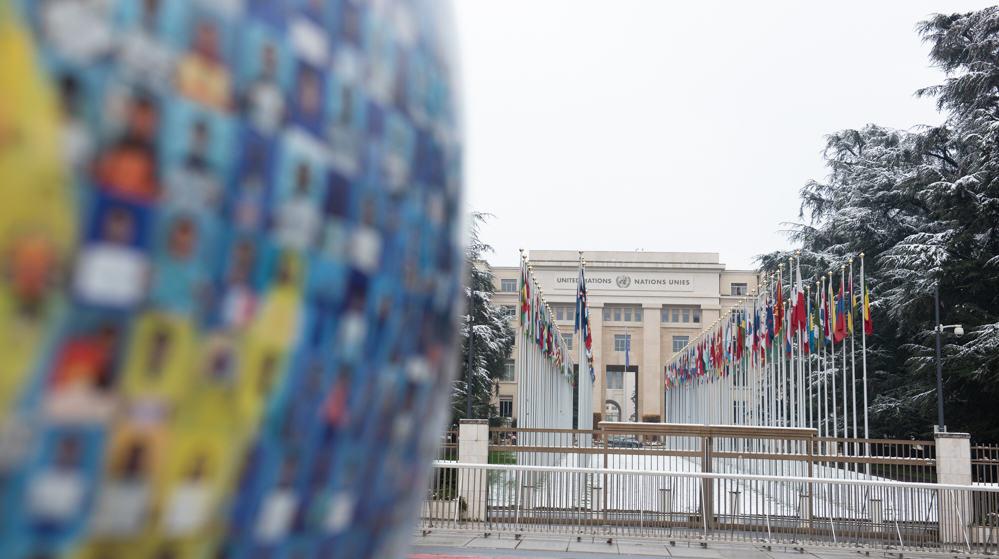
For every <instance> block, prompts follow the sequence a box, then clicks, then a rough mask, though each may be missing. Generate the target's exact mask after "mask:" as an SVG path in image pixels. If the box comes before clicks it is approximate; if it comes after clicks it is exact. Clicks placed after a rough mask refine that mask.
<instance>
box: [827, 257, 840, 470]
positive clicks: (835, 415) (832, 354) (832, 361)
mask: <svg viewBox="0 0 999 559" xmlns="http://www.w3.org/2000/svg"><path fill="white" fill-rule="evenodd" d="M828 294H829V295H832V271H831V270H830V271H829V284H828ZM826 299H827V300H826V308H827V310H826V319H827V320H828V321H829V348H830V349H829V369H830V372H831V373H832V375H831V376H832V421H833V438H834V439H836V438H839V411H838V410H837V408H838V407H839V406H837V405H836V343H835V341H834V340H833V337H834V336H835V334H834V333H833V329H834V328H835V326H836V322H835V320H836V319H835V318H834V317H835V315H834V314H832V312H831V311H832V306H833V305H832V297H831V296H827V297H826ZM833 448H834V450H835V452H836V454H839V442H834V443H833Z"/></svg>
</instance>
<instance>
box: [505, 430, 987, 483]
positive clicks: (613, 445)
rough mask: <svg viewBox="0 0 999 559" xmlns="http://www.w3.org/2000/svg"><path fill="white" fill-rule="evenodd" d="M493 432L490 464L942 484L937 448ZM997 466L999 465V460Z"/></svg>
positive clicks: (632, 433)
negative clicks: (937, 460) (937, 474)
mask: <svg viewBox="0 0 999 559" xmlns="http://www.w3.org/2000/svg"><path fill="white" fill-rule="evenodd" d="M600 427H601V428H600V429H597V430H593V431H580V430H571V429H517V428H493V429H491V430H490V441H489V454H490V463H500V464H521V465H545V466H567V467H577V466H578V467H604V468H624V469H634V470H647V471H684V472H723V473H733V474H760V475H792V476H803V477H821V478H837V479H882V480H893V481H907V482H926V483H932V482H935V481H936V454H935V450H936V446H935V444H934V442H933V441H907V440H890V439H843V438H831V437H817V436H815V431H814V430H813V429H793V428H791V429H789V428H773V427H745V426H706V425H688V424H642V423H608V422H604V423H601V424H600ZM997 463H999V461H997Z"/></svg>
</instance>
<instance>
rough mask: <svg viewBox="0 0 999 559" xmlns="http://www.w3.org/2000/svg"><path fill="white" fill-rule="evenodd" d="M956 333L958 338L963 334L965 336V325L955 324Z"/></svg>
mask: <svg viewBox="0 0 999 559" xmlns="http://www.w3.org/2000/svg"><path fill="white" fill-rule="evenodd" d="M954 335H955V336H957V337H958V338H960V337H961V336H963V335H964V326H961V325H960V324H958V325H957V326H955V327H954Z"/></svg>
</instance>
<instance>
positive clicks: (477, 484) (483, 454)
mask: <svg viewBox="0 0 999 559" xmlns="http://www.w3.org/2000/svg"><path fill="white" fill-rule="evenodd" d="M458 462H459V463H460V464H487V463H489V421H487V420H485V419H462V420H461V423H460V424H459V425H458ZM488 473H489V472H487V471H486V470H476V469H467V468H461V469H459V470H458V497H459V498H461V499H462V500H463V501H464V503H465V512H464V517H465V519H466V520H474V521H483V520H485V519H486V494H487V489H488V488H487V483H486V480H487V479H488V476H487V474H488Z"/></svg>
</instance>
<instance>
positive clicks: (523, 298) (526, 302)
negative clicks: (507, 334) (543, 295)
mask: <svg viewBox="0 0 999 559" xmlns="http://www.w3.org/2000/svg"><path fill="white" fill-rule="evenodd" d="M530 300H531V288H530V286H529V284H528V283H527V265H526V264H525V263H524V262H523V261H521V263H520V327H521V329H522V330H523V331H524V334H525V335H527V334H528V332H529V328H528V322H527V321H528V317H530V310H531V305H530Z"/></svg>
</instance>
